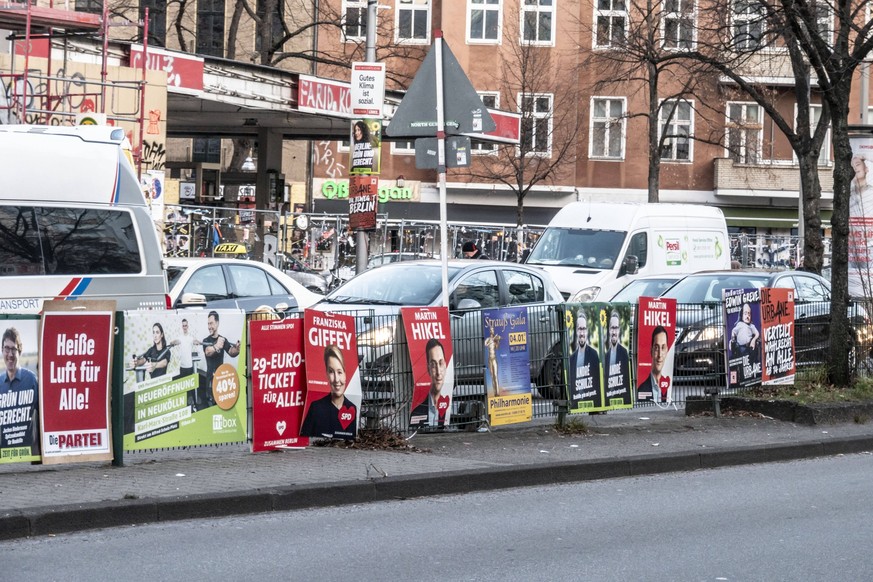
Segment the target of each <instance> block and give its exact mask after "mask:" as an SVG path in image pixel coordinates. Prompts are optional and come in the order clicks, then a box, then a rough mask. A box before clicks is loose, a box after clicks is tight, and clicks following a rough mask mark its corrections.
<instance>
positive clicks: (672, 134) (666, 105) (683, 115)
mask: <svg viewBox="0 0 873 582" xmlns="http://www.w3.org/2000/svg"><path fill="white" fill-rule="evenodd" d="M658 116H659V123H658V127H659V129H660V131H661V140H662V145H661V159H662V160H666V161H672V162H690V161H691V136H692V135H693V130H694V108H693V107H692V106H691V103H689V102H688V101H676V100H669V101H664V102H663V103H661V109H660V111H659V113H658Z"/></svg>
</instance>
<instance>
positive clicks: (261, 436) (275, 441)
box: [249, 318, 309, 452]
mask: <svg viewBox="0 0 873 582" xmlns="http://www.w3.org/2000/svg"><path fill="white" fill-rule="evenodd" d="M249 337H250V338H251V339H250V341H251V350H252V452H260V451H272V450H276V449H282V448H290V447H305V446H306V445H308V444H309V438H307V437H301V436H300V424H301V422H302V421H303V405H304V404H305V402H306V400H305V394H306V368H305V366H304V359H303V320H302V319H299V318H297V319H284V320H281V321H278V320H277V321H257V320H253V321H251V322H250V323H249Z"/></svg>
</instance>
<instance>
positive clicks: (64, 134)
mask: <svg viewBox="0 0 873 582" xmlns="http://www.w3.org/2000/svg"><path fill="white" fill-rule="evenodd" d="M123 139H124V132H123V130H121V129H118V128H112V127H102V126H80V127H47V126H26V125H4V126H0V313H13V312H14V313H37V312H39V311H40V310H41V309H42V303H43V301H44V300H46V299H80V298H81V299H115V300H116V301H117V308H118V309H149V308H151V309H165V308H166V307H167V303H168V294H167V281H166V277H165V276H164V270H163V261H162V255H161V247H160V243H159V241H158V237H157V232H156V230H155V227H154V225H153V223H152V219H151V215H150V213H149V208H148V205H147V203H146V200H145V197H144V196H143V193H142V190H141V189H140V186H139V180H137V177H136V174H135V173H134V171H133V167H132V166H131V164H130V162H129V161H128V158H127V156H126V155H125V152H124V150H123V149H122V147H121V144H122V140H123Z"/></svg>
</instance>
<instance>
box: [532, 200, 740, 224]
mask: <svg viewBox="0 0 873 582" xmlns="http://www.w3.org/2000/svg"><path fill="white" fill-rule="evenodd" d="M642 216H649V217H653V218H655V219H656V220H657V218H658V217H671V218H672V217H675V218H677V219H683V220H684V219H685V218H716V219H718V220H720V221H723V220H724V214H722V211H721V209H720V208H716V207H714V206H704V205H703V204H671V203H662V202H659V203H649V202H571V203H570V204H567V205H566V206H564V207H563V208H562V209H561V210H559V211H558V213H557V214H556V215H555V217H554V218H553V219H552V221H551V222H550V223H549V226H558V227H565V228H592V229H598V230H620V231H626V230H628V229H629V228H630V227H631V226H633V224H634V223H635V222H636V221H637V220H638V218H639V217H642ZM589 217H590V220H589ZM606 225H608V226H606Z"/></svg>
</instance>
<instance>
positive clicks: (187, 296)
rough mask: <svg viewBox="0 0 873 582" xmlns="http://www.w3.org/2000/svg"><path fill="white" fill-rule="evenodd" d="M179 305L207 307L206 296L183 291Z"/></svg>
mask: <svg viewBox="0 0 873 582" xmlns="http://www.w3.org/2000/svg"><path fill="white" fill-rule="evenodd" d="M178 305H179V307H205V306H206V296H205V295H201V294H200V293H182V297H180V298H179V302H178Z"/></svg>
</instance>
